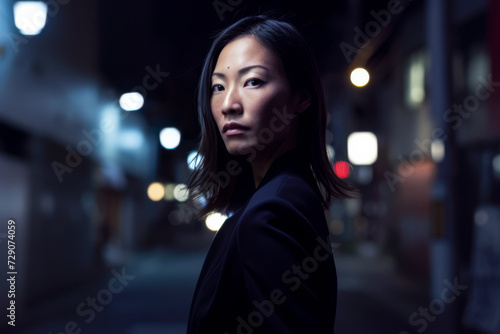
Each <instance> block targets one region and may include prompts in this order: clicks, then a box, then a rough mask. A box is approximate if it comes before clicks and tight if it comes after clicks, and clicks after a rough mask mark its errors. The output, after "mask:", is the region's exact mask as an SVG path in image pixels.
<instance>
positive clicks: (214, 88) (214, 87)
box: [212, 85, 224, 92]
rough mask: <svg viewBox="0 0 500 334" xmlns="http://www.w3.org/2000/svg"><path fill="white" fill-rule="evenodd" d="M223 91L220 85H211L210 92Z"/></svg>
mask: <svg viewBox="0 0 500 334" xmlns="http://www.w3.org/2000/svg"><path fill="white" fill-rule="evenodd" d="M223 90H224V87H223V86H222V85H213V86H212V92H220V91H223Z"/></svg>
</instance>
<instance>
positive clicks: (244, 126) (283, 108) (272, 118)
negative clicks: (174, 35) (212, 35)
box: [211, 36, 303, 159]
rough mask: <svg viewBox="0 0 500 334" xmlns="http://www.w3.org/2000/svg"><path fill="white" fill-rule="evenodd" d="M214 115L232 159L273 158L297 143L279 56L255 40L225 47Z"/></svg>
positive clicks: (215, 80)
mask: <svg viewBox="0 0 500 334" xmlns="http://www.w3.org/2000/svg"><path fill="white" fill-rule="evenodd" d="M211 109H212V115H213V117H214V119H215V122H216V123H217V127H218V128H219V131H220V134H221V136H222V139H223V140H224V143H225V145H226V149H227V150H228V152H229V153H230V154H233V155H248V154H250V157H251V158H252V159H253V158H255V157H259V158H262V157H264V158H265V157H271V156H272V154H274V153H275V152H276V151H278V150H283V148H284V147H289V146H290V144H291V143H294V137H295V133H296V131H297V130H296V123H297V122H296V120H294V119H295V117H296V116H297V115H296V113H297V112H301V111H303V110H302V109H303V108H301V103H300V101H299V98H298V97H295V96H292V94H291V88H290V85H289V83H288V80H287V78H286V74H285V72H284V69H283V66H282V64H281V61H280V59H279V57H278V56H277V54H276V53H275V52H273V51H272V50H271V49H269V48H267V47H266V46H264V45H263V44H262V43H261V42H259V41H258V40H257V39H256V38H255V37H253V36H244V37H240V38H238V39H236V40H234V41H232V42H231V43H229V44H227V45H226V46H225V47H224V49H222V51H221V53H220V55H219V58H218V60H217V64H216V65H215V69H214V72H213V74H212V97H211Z"/></svg>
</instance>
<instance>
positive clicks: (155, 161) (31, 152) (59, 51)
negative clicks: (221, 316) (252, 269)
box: [0, 0, 500, 334]
mask: <svg viewBox="0 0 500 334" xmlns="http://www.w3.org/2000/svg"><path fill="white" fill-rule="evenodd" d="M263 13H268V14H269V15H270V16H271V17H275V18H277V19H281V18H283V19H285V21H289V22H290V23H291V24H292V25H294V26H296V27H297V29H298V30H299V31H300V33H301V34H302V35H303V37H304V39H305V40H306V41H307V43H308V44H309V45H310V51H311V52H310V53H311V54H312V55H313V56H314V58H315V59H316V63H317V64H316V65H317V67H318V73H319V74H318V80H317V82H316V84H315V85H314V89H313V88H311V87H312V86H310V87H309V90H310V91H311V92H312V91H313V90H314V91H316V93H317V92H319V87H320V86H322V88H324V91H325V101H323V102H324V103H323V102H321V103H320V101H319V100H320V98H318V99H317V100H318V101H317V103H312V104H307V108H306V110H307V112H302V111H301V112H297V113H296V114H301V115H300V116H299V118H297V120H298V121H293V122H295V123H293V122H292V123H290V124H292V125H290V129H291V130H290V131H292V130H293V129H292V128H291V127H292V126H295V125H296V124H298V127H297V128H299V129H301V130H306V131H307V133H305V134H304V133H301V135H300V136H293V135H291V136H288V135H287V136H285V137H283V138H282V137H280V136H275V134H278V132H281V131H282V130H279V129H277V128H274V127H273V124H274V125H276V124H275V123H273V122H274V121H276V120H277V119H276V117H278V116H280V117H281V118H282V117H285V116H286V115H285V114H284V113H283V114H281V113H275V111H276V110H278V109H279V108H281V107H282V106H283V105H281V106H278V104H280V103H281V102H282V101H281V100H280V99H271V98H270V100H272V101H270V102H269V104H266V105H265V106H262V105H261V104H260V103H259V102H261V100H266V99H261V98H257V97H254V95H252V98H248V96H249V95H248V96H247V95H245V96H243V95H244V94H233V95H231V96H230V97H231V98H230V99H229V98H228V99H225V100H223V99H221V100H219V102H218V103H219V105H218V106H219V107H217V106H214V105H212V103H215V102H212V100H213V99H212V98H213V97H214V96H217V95H214V93H213V92H214V91H215V88H217V90H218V89H219V88H221V87H222V85H220V84H215V83H214V82H212V83H210V85H209V84H208V81H210V80H213V79H206V80H201V83H200V77H201V76H202V74H203V73H202V72H203V66H204V65H203V64H204V61H205V59H206V56H207V53H208V52H209V50H210V48H211V44H212V41H213V38H214V36H215V35H216V34H217V32H219V31H222V30H223V29H225V28H227V27H228V26H230V25H231V24H232V23H234V22H237V21H239V20H240V19H242V18H244V17H247V16H255V15H260V14H263ZM280 41H281V39H280ZM499 41H500V0H474V1H471V0H401V1H399V0H338V1H320V0H310V1H306V2H304V1H299V0H266V1H264V0H255V1H253V0H252V1H248V0H216V1H196V0H193V1H161V0H141V1H140V2H139V1H134V0H121V1H110V0H106V1H105V0H102V1H101V0H43V1H42V0H34V1H25V0H0V264H1V265H0V309H1V310H4V311H3V313H2V314H0V319H3V320H2V321H1V322H0V333H2V334H4V333H5V334H10V333H22V334H38V333H42V334H79V333H89V334H100V333H106V334H113V333H120V334H121V333H123V334H156V333H173V334H176V333H185V332H186V328H187V324H186V322H187V319H188V313H189V308H190V303H191V300H192V296H193V293H194V288H195V284H196V281H197V279H198V275H199V273H200V270H201V267H202V264H203V261H204V258H205V255H206V253H207V250H208V249H209V246H210V243H211V240H212V239H213V237H214V235H215V233H216V231H218V229H219V228H220V227H221V226H222V225H223V223H224V221H225V219H226V218H227V216H226V215H225V214H223V213H224V210H221V208H222V206H221V207H216V206H211V205H210V200H213V198H212V199H211V198H210V196H208V195H210V194H211V193H213V191H214V189H217V191H222V192H221V194H222V197H224V200H223V202H224V201H226V200H227V201H233V200H237V199H239V198H240V196H239V195H242V196H241V197H242V198H243V197H244V196H245V194H246V193H247V190H251V189H246V190H244V191H241V192H239V190H240V189H239V188H238V187H236V186H235V187H233V185H236V184H238V185H240V183H239V181H242V183H241V184H243V183H245V184H246V183H248V184H251V185H252V186H253V183H252V182H250V181H251V180H250V178H251V177H250V176H248V175H250V174H251V173H250V172H251V171H250V169H252V168H254V167H255V166H251V167H249V166H250V165H251V164H249V165H248V166H247V168H245V171H244V173H242V174H238V173H236V171H235V173H232V171H234V170H233V168H232V167H231V168H230V166H233V167H234V165H233V164H230V163H229V162H227V163H226V162H225V161H222V160H220V161H219V159H226V158H227V159H229V158H228V157H229V156H231V154H226V153H229V151H227V148H226V151H227V152H224V149H223V148H222V145H223V143H222V142H223V140H222V139H221V138H222V135H221V132H220V131H215V130H214V129H211V130H210V131H208V130H207V128H206V127H207V126H213V127H215V128H216V127H217V126H219V125H218V124H216V123H217V120H215V116H214V115H215V114H214V109H217V108H218V109H220V110H219V111H223V110H226V109H224V108H222V107H221V106H223V105H226V106H227V105H229V106H230V107H231V108H233V109H234V107H235V106H236V107H237V108H236V110H239V111H240V112H241V113H240V115H242V116H241V117H246V115H250V116H248V118H249V119H251V120H252V122H253V121H254V120H253V117H254V116H252V115H253V114H252V113H251V112H254V111H255V110H256V109H255V108H257V109H258V108H261V107H262V108H267V109H266V110H265V112H261V116H262V115H264V116H266V117H267V116H269V117H271V116H270V115H271V113H275V114H274V116H276V117H274V116H273V117H272V118H270V120H269V126H268V127H267V126H265V123H264V121H262V122H260V123H259V122H257V123H256V124H259V125H256V126H255V129H252V127H251V126H248V129H247V127H246V126H245V125H244V124H243V123H242V124H240V125H242V127H241V128H240V129H238V127H239V125H235V124H232V125H231V124H229V123H226V124H225V125H224V126H223V127H222V129H224V127H225V128H226V130H227V129H228V127H231V129H230V130H233V131H231V132H230V134H231V135H233V134H234V135H238V136H239V135H242V134H243V133H239V131H240V130H241V131H247V130H248V131H250V130H252V131H253V133H258V134H259V136H260V135H261V134H262V135H263V134H264V133H265V134H266V135H265V136H264V135H263V136H264V137H266V136H269V138H270V140H271V141H272V143H270V142H267V137H266V138H264V137H262V138H259V140H258V142H259V144H258V145H256V146H255V147H253V146H252V149H256V148H257V147H258V148H259V154H258V155H259V157H261V156H262V157H264V158H265V159H268V158H269V159H270V160H272V159H274V158H275V156H276V155H277V156H279V154H278V153H280V152H279V150H277V151H274V148H275V147H280V148H281V147H282V146H281V144H280V145H277V141H278V140H281V141H282V144H284V145H285V144H286V145H288V144H290V145H291V146H293V147H301V146H302V145H300V144H304V145H305V144H308V145H309V144H310V143H312V142H309V141H310V140H312V139H311V138H313V137H314V136H316V137H315V138H316V140H317V143H316V144H318V143H319V144H318V147H319V146H321V148H320V149H316V148H314V146H311V147H312V148H311V147H309V146H304V147H307V149H304V150H303V152H302V153H304V152H306V150H309V151H307V152H312V153H311V156H316V154H319V153H318V152H320V151H321V152H322V159H321V160H322V161H321V164H322V165H323V168H324V171H325V174H324V175H330V176H329V177H326V176H325V177H324V178H323V179H327V178H330V179H331V180H334V181H335V182H339V184H341V181H340V180H344V181H345V182H346V183H348V184H350V185H352V186H353V187H354V188H356V189H358V190H359V193H360V198H357V199H354V198H344V197H343V196H339V197H341V198H332V199H331V201H330V202H329V203H325V212H324V213H325V218H326V223H327V225H328V226H327V227H328V231H329V232H330V236H331V237H332V245H334V247H333V248H334V253H335V260H336V265H337V273H338V303H337V306H338V308H337V316H336V333H337V334H352V333H355V334H359V333H362V334H379V333H380V334H417V333H418V334H421V333H425V334H434V333H436V334H500V270H499V268H500V242H499V240H500V43H499ZM253 42H256V41H253ZM257 42H258V41H257ZM264 44H265V43H263V44H262V45H260V44H259V43H257V44H256V45H258V46H259V48H258V49H259V50H261V51H263V52H264V54H267V55H268V56H269V57H270V58H275V56H276V55H275V54H274V52H270V51H273V50H272V49H271V48H270V47H269V46H268V45H267V44H266V45H264ZM271 44H272V43H271ZM300 45H301V46H300V49H295V50H306V48H303V47H302V45H303V44H300ZM249 49H251V50H252V52H253V51H255V50H254V48H253V47H252V48H249ZM241 50H247V48H243V47H241V48H240V50H239V51H241ZM276 50H277V48H275V50H274V51H276ZM226 51H227V50H226ZM243 53H244V54H243V56H246V53H248V52H246V51H245V52H243ZM250 53H251V52H250ZM289 53H295V52H289ZM220 54H222V51H221V52H219V56H220ZM214 57H215V55H214ZM217 57H218V56H217ZM228 58H238V59H239V57H228ZM243 58H244V57H243ZM285 58H287V57H284V56H282V59H281V60H283V59H285ZM292 58H293V57H292ZM297 58H300V57H297ZM214 62H215V58H214ZM309 62H310V64H311V65H312V63H314V62H313V61H309ZM273 63H276V64H277V63H278V62H273ZM283 64H284V63H283ZM212 65H214V66H215V64H212ZM223 67H225V65H224V66H223ZM250 67H252V68H256V67H259V66H248V68H250ZM290 67H293V68H292V69H287V70H289V71H295V70H297V69H301V70H302V69H304V68H306V67H303V66H290ZM227 68H228V69H229V66H228V67H227ZM231 68H232V70H235V66H231ZM307 68H308V69H311V68H312V67H307ZM210 71H212V72H213V71H215V69H213V70H210ZM210 71H205V73H208V74H210V73H209V72H210ZM278 72H279V71H278ZM285 72H286V71H285ZM298 72H300V71H298ZM303 72H307V73H310V72H314V71H311V70H304V71H303ZM238 73H240V72H238ZM241 73H243V72H241ZM245 73H246V72H245ZM252 73H253V72H252ZM290 73H291V72H290ZM293 73H295V72H293ZM208 74H207V75H208ZM212 74H213V73H212ZM218 74H220V73H218V72H215V76H218ZM247 74H248V75H250V74H251V73H250V72H248V73H247ZM257 74H258V73H256V74H255V75H254V74H252V78H248V80H246V79H245V80H246V81H245V82H246V84H245V85H241V87H240V88H241V90H243V89H245V90H243V91H244V92H247V90H246V89H247V88H249V89H250V88H251V89H252V90H251V91H250V92H254V91H253V89H254V88H255V89H256V93H259V94H260V93H262V92H263V91H264V92H266V90H265V89H263V90H259V89H260V88H266V87H268V86H266V80H264V79H265V78H256V77H257V76H258V75H257ZM288 74H289V73H288V72H287V73H286V75H285V76H281V79H282V83H283V82H286V80H289V81H290V80H291V79H290V78H291V76H288ZM308 75H309V74H307V75H306V74H303V76H308ZM254 76H255V78H254ZM227 77H229V76H227V75H226V78H227ZM285 77H286V78H285ZM319 77H320V78H319ZM207 78H208V77H207ZM221 78H222V77H221ZM320 79H321V84H319V81H320ZM259 80H260V81H259ZM296 81H302V79H301V80H296ZM242 82H243V81H242ZM247 84H252V85H247ZM253 84H256V85H257V86H253ZM295 84H297V85H299V84H300V85H302V83H297V82H294V85H295ZM258 85H261V86H258ZM209 86H210V87H209ZM219 86H220V87H219ZM292 86H293V85H292ZM200 87H201V88H203V89H201V90H200ZM280 87H285V88H283V89H288V88H286V87H288V85H287V84H286V85H280ZM297 87H298V86H297ZM297 87H295V88H297ZM257 88H259V89H257ZM302 88H303V87H302V86H300V90H301V91H302ZM224 91H225V92H226V93H222V94H221V95H220V97H222V96H225V95H224V94H227V92H229V90H224ZM200 92H201V94H205V95H203V96H201V97H200V99H201V100H203V101H205V100H206V101H205V102H206V103H205V105H204V106H205V107H203V108H202V107H201V105H198V104H197V101H198V95H197V93H200ZM311 92H309V94H310V93H311ZM287 94H288V93H287ZM306 95H307V94H306ZM320 95H321V94H316V96H320ZM255 96H260V95H255ZM283 96H285V95H283ZM202 97H203V98H202ZM209 97H210V98H209ZM321 100H322V99H321ZM224 101H226V102H227V101H230V102H228V103H226V102H224ZM266 101H267V100H266ZM279 101H281V102H279ZM274 104H276V106H275V105H274ZM323 104H324V107H322V105H323ZM271 106H272V107H271ZM286 106H287V105H285V107H286ZM303 106H305V104H304V105H303ZM198 107H200V109H198ZM278 107H279V108H278ZM285 107H283V108H282V109H283V111H286V108H285ZM209 109H210V110H209ZM233 109H231V110H233ZM200 110H201V111H202V112H201V113H200ZM231 110H230V111H231ZM258 110H260V109H258ZM289 110H290V109H289ZM226 111H227V110H226ZM233 111H234V110H233ZM249 111H251V112H249ZM261 111H262V110H261ZM309 112H311V113H312V114H313V115H314V114H315V113H317V114H320V113H323V114H325V115H326V117H325V118H326V119H325V120H324V121H321V120H320V121H317V122H316V123H317V124H314V122H309V120H308V119H307V117H309V116H308V115H311V113H309ZM227 114H228V113H227ZM203 115H205V116H206V117H208V121H207V122H204V124H202V123H203V122H200V120H201V119H202V118H203V117H204V116H203ZM220 115H221V114H219V116H220ZM302 115H306V116H305V118H304V117H303V118H302V119H301V118H300V117H302ZM264 116H263V117H264ZM292 116H293V117H292ZM296 116H297V115H292V114H290V115H288V116H286V117H285V118H286V119H285V118H283V119H282V120H281V121H283V122H284V121H286V122H287V124H289V119H288V118H290V120H293V119H294V118H295V117H296ZM200 117H201V118H200ZM210 117H212V118H210ZM221 119H222V117H221ZM242 119H243V118H242ZM304 119H305V120H306V121H304V122H303V121H302V120H304ZM221 122H222V121H221ZM323 122H324V123H325V124H323V125H321V124H320V123H323ZM212 123H213V124H212ZM263 124H264V125H263ZM309 125H311V126H314V129H317V128H316V126H321V127H323V126H324V127H325V134H324V136H323V134H322V133H320V132H319V131H311V130H310V129H312V128H313V127H311V128H310V129H304V128H302V127H303V126H309ZM234 126H236V128H234V129H233V128H232V127H234ZM204 127H205V128H204ZM318 128H319V127H318ZM292 132H293V131H292ZM308 132H317V133H308ZM209 133H212V135H213V137H210V138H211V139H207V140H206V141H205V142H204V145H200V137H202V134H204V135H205V136H209ZM222 133H225V132H224V131H222ZM289 137H290V138H289ZM295 137H297V138H295ZM204 138H205V137H204ZM206 138H209V137H206ZM238 138H239V139H238ZM241 138H243V139H244V140H241V143H242V145H243V144H244V145H246V144H247V143H250V145H252V143H253V141H252V140H247V139H248V138H247V137H233V139H237V141H239V140H240V139H241ZM289 139H290V141H288V140H289ZM212 141H213V143H212ZM323 142H324V143H323ZM268 144H269V145H268ZM274 144H276V145H274ZM286 145H285V146H286ZM285 146H283V147H285ZM221 148H222V149H221ZM261 148H262V149H263V151H260V150H261ZM212 149H213V150H214V152H219V150H220V151H221V152H222V153H224V154H219V153H220V152H219V153H217V154H215V155H217V158H213V159H211V158H208V159H205V158H207V155H208V156H209V155H210V154H212V152H210V150H212ZM204 150H205V151H206V152H205V151H204ZM262 152H265V154H264V153H262ZM281 153H282V152H281ZM308 154H309V153H308ZM304 155H305V154H304ZM221 157H222V158H221ZM271 157H272V158H271ZM243 158H245V157H243V156H238V157H235V159H243ZM246 158H247V159H249V157H248V156H246ZM308 159H309V160H310V165H311V166H312V167H313V168H312V169H313V170H314V161H313V160H311V159H312V158H311V157H309V158H308ZM216 160H217V161H216ZM207 161H209V162H207ZM210 161H211V162H210ZM214 161H216V162H217V166H215V163H214ZM241 161H243V160H241ZM318 161H319V160H318ZM202 162H203V163H202ZM268 162H271V161H266V164H267V163H268ZM210 163H214V165H213V166H212V167H213V168H212V169H211V170H209V169H205V168H206V166H207V164H208V165H209V164H210ZM245 164H246V162H245ZM245 164H244V165H245ZM317 164H318V162H317V161H316V165H317ZM223 165H225V166H226V169H227V170H223V168H222V167H221V166H223ZM219 167H220V168H219ZM268 167H269V166H268ZM200 169H202V170H203V173H205V174H203V175H204V179H203V180H202V181H200V184H202V185H203V186H206V188H205V189H204V191H203V196H196V194H194V192H195V190H196V187H191V188H190V189H189V190H188V188H189V187H187V186H186V185H189V184H190V182H189V181H190V176H193V175H196V171H197V170H198V171H199V170H200ZM257 169H258V168H257ZM214 171H216V172H214ZM332 172H333V174H335V177H334V175H333V174H332ZM247 173H248V175H246V174H247ZM314 173H315V174H316V175H317V174H318V173H316V171H315V170H314ZM263 174H265V173H263ZM247 176H248V179H246V177H247ZM253 177H254V181H256V180H258V178H255V175H254V176H253ZM243 179H244V181H243ZM191 180H192V179H191ZM331 180H330V181H331ZM237 181H238V182H237ZM247 181H248V182H247ZM335 182H334V183H335ZM228 186H229V187H228ZM233 188H238V190H235V191H233V190H232V189H233ZM249 188H250V187H249ZM226 191H227V193H226ZM237 191H238V192H237ZM190 192H191V193H190ZM207 194H208V195H207ZM301 194H302V193H301V192H297V195H298V196H300V195H301ZM205 195H207V196H208V197H206V196H205ZM222 197H221V198H222ZM334 197H335V196H334ZM221 203H222V202H221ZM203 208H205V209H207V215H206V216H204V217H201V216H198V215H197V213H199V211H200V210H201V209H203ZM214 208H215V209H214ZM231 210H232V209H231ZM219 211H221V212H219ZM226 213H227V212H226ZM228 214H229V213H228ZM325 234H326V229H325ZM257 242H258V240H257ZM321 291H323V290H321ZM203 334H205V333H203ZM206 334H213V333H206ZM215 334H217V333H215ZM220 334H222V333H220ZM229 334H233V333H229ZM278 334H279V333H278ZM304 334H310V333H304Z"/></svg>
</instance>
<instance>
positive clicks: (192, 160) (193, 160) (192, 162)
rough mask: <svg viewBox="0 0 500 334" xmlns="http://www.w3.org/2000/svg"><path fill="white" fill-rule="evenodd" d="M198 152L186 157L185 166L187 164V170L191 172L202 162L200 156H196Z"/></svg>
mask: <svg viewBox="0 0 500 334" xmlns="http://www.w3.org/2000/svg"><path fill="white" fill-rule="evenodd" d="M197 154H198V152H196V151H193V152H191V153H189V155H188V157H187V164H188V167H189V169H191V170H194V169H195V168H196V167H198V166H199V165H200V163H201V161H202V160H203V157H202V156H201V155H198V156H197Z"/></svg>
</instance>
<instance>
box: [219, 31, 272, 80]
mask: <svg viewBox="0 0 500 334" xmlns="http://www.w3.org/2000/svg"><path fill="white" fill-rule="evenodd" d="M249 65H263V66H265V67H267V68H269V69H274V70H278V69H279V68H281V61H280V59H279V57H278V55H277V54H276V52H274V51H273V50H272V49H270V48H268V47H267V46H265V45H264V44H263V43H262V42H260V41H259V40H258V39H256V38H255V37H254V36H243V37H239V38H237V39H235V40H233V41H232V42H230V43H228V44H227V45H226V46H225V47H224V48H223V49H222V51H221V53H220V54H219V57H218V59H217V64H216V65H215V70H214V71H216V72H228V71H229V72H230V71H231V70H236V71H237V70H238V69H240V68H244V67H247V66H249Z"/></svg>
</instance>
